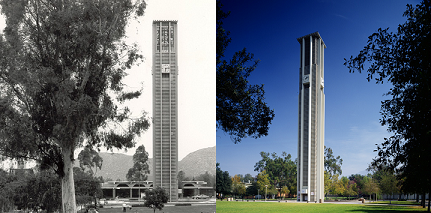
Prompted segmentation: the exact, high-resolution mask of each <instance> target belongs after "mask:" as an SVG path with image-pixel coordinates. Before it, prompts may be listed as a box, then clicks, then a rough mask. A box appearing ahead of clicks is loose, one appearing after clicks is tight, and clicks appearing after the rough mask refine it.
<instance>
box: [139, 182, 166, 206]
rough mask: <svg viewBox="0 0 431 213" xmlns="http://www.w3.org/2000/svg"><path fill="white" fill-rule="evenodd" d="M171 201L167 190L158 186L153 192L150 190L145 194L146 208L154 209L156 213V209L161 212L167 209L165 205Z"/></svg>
mask: <svg viewBox="0 0 431 213" xmlns="http://www.w3.org/2000/svg"><path fill="white" fill-rule="evenodd" d="M168 200H169V194H168V193H167V192H166V190H165V189H163V188H162V187H160V186H158V187H157V188H155V189H153V190H148V191H146V192H145V203H144V206H145V207H148V208H152V209H153V210H154V212H156V209H159V210H160V211H161V210H162V209H163V207H165V203H167V202H168Z"/></svg>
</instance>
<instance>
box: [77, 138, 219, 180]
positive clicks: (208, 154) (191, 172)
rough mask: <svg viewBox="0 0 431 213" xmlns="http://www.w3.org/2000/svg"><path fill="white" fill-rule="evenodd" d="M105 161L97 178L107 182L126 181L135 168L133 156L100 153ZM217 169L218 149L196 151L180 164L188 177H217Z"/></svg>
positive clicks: (150, 177) (180, 168)
mask: <svg viewBox="0 0 431 213" xmlns="http://www.w3.org/2000/svg"><path fill="white" fill-rule="evenodd" d="M99 155H100V157H102V159H103V164H102V169H101V170H98V171H97V173H96V176H102V177H103V178H104V179H105V180H106V179H108V178H109V179H112V180H118V179H120V180H126V174H127V172H128V171H129V169H130V168H132V166H133V156H131V155H126V154H121V153H107V152H101V153H99ZM152 162H153V159H151V158H149V159H148V165H149V167H150V175H149V176H148V180H150V181H152V180H153V176H152V174H153V173H152V170H153V163H152ZM75 166H79V161H78V160H76V161H75ZM215 168H216V147H215V146H214V147H209V148H204V149H200V150H197V151H194V152H192V153H190V154H188V155H187V156H186V157H184V158H183V159H182V160H181V161H179V162H178V171H183V172H184V173H185V175H186V177H190V178H192V177H196V176H199V175H200V174H204V173H205V172H206V171H208V173H210V174H213V175H215Z"/></svg>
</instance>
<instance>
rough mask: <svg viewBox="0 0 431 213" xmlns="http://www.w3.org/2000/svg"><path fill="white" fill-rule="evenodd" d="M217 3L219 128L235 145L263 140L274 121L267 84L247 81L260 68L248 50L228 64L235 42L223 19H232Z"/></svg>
mask: <svg viewBox="0 0 431 213" xmlns="http://www.w3.org/2000/svg"><path fill="white" fill-rule="evenodd" d="M222 6H223V5H222V4H221V2H220V1H219V0H217V49H216V51H217V60H216V63H217V72H216V78H217V82H216V86H217V100H216V107H217V108H216V116H217V118H216V120H217V128H220V129H222V130H223V131H224V132H226V133H228V134H229V135H230V136H231V138H232V140H233V142H234V143H239V142H241V139H242V138H244V137H247V136H250V137H252V138H260V137H262V136H266V135H268V130H269V125H270V124H271V121H272V119H274V116H275V114H274V110H271V109H270V108H269V107H268V106H267V104H266V103H265V102H264V100H265V97H264V95H265V91H264V89H263V85H250V84H249V81H248V80H247V78H248V77H249V76H250V74H251V72H253V71H254V70H255V69H256V66H257V64H258V62H259V61H258V60H254V59H253V57H254V55H253V54H251V53H248V52H247V51H246V49H245V48H244V49H243V50H241V51H238V52H236V53H235V54H234V55H233V57H232V58H231V59H230V60H229V62H228V61H226V60H224V59H223V58H224V57H225V55H224V53H225V50H226V48H227V46H228V44H229V43H230V42H231V38H230V37H229V31H226V30H225V29H223V26H222V25H223V19H225V18H226V17H228V16H229V13H230V12H228V13H225V12H223V10H222Z"/></svg>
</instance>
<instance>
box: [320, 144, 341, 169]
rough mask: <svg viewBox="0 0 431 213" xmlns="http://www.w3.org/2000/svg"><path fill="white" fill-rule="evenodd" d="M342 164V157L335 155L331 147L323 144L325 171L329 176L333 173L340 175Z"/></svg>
mask: <svg viewBox="0 0 431 213" xmlns="http://www.w3.org/2000/svg"><path fill="white" fill-rule="evenodd" d="M342 164H343V159H341V157H340V156H337V157H335V156H334V153H333V152H332V149H331V148H329V147H326V146H325V163H324V165H325V171H327V172H328V174H329V175H330V176H333V175H335V174H339V175H341V174H342V173H343V171H342V170H341V165H342Z"/></svg>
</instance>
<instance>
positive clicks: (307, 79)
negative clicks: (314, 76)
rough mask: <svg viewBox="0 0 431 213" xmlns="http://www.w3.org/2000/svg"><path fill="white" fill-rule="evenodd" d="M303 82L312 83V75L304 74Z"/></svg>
mask: <svg viewBox="0 0 431 213" xmlns="http://www.w3.org/2000/svg"><path fill="white" fill-rule="evenodd" d="M302 83H303V84H308V83H310V75H303V76H302Z"/></svg>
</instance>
